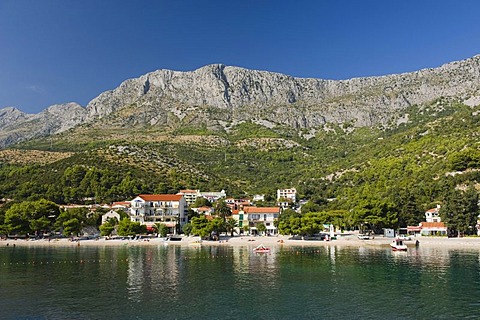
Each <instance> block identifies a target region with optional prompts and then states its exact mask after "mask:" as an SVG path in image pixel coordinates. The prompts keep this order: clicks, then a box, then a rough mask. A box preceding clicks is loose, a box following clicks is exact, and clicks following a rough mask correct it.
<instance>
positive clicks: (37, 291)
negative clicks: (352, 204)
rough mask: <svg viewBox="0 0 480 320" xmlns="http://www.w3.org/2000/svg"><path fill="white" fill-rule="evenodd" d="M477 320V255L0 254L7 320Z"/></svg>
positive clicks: (230, 250) (369, 251)
mask: <svg viewBox="0 0 480 320" xmlns="http://www.w3.org/2000/svg"><path fill="white" fill-rule="evenodd" d="M255 318H256V319H460V318H462V319H463V318H472V319H478V318H480V249H479V250H478V251H477V250H468V251H459V250H447V249H432V248H430V249H429V248H421V247H420V248H418V249H411V250H409V251H408V252H406V253H402V252H391V251H390V250H389V249H388V248H385V249H383V248H354V247H334V246H331V247H315V248H314V247H293V248H292V247H289V248H287V247H285V248H281V247H279V248H274V250H273V251H272V252H271V253H270V254H255V253H253V252H252V250H251V248H249V247H228V246H218V247H207V246H204V247H201V248H192V247H181V246H164V245H159V246H158V247H157V246H144V247H140V246H122V247H87V246H84V247H77V248H67V247H63V248H62V247H30V248H26V247H19V246H17V247H15V248H13V247H1V248H0V319H255Z"/></svg>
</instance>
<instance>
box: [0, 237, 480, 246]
mask: <svg viewBox="0 0 480 320" xmlns="http://www.w3.org/2000/svg"><path fill="white" fill-rule="evenodd" d="M198 240H199V237H193V236H190V237H186V236H184V237H182V240H181V241H166V240H165V239H163V238H148V239H139V240H133V239H131V240H128V239H126V240H120V239H115V240H112V239H110V240H107V239H105V238H99V239H96V240H79V241H71V240H70V239H65V238H63V239H54V240H50V241H49V240H47V239H41V240H24V239H22V240H20V239H18V240H15V239H7V240H1V241H0V246H2V247H5V246H8V247H15V246H28V247H37V246H67V247H78V246H158V245H177V246H199V245H201V246H251V247H255V246H257V245H260V244H263V245H264V246H267V247H274V246H284V247H289V246H301V247H315V246H344V247H388V246H389V244H390V242H392V240H393V239H392V238H386V237H384V236H375V237H374V238H373V239H369V240H361V239H359V238H358V237H357V234H355V233H350V234H347V233H346V234H342V235H338V236H337V239H335V240H331V241H320V240H292V239H291V236H282V235H278V236H255V237H254V236H235V237H226V236H224V237H221V238H220V241H205V240H203V241H201V242H200V243H198ZM417 240H418V241H419V245H420V246H421V247H432V248H433V247H435V248H437V247H438V248H447V249H480V237H466V238H446V237H413V238H412V240H408V241H405V243H406V244H407V246H408V247H409V248H414V247H415V242H416V241H417Z"/></svg>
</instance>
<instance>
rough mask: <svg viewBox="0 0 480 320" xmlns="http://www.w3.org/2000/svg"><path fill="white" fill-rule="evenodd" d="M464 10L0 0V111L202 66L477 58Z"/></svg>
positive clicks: (381, 68)
mask: <svg viewBox="0 0 480 320" xmlns="http://www.w3.org/2000/svg"><path fill="white" fill-rule="evenodd" d="M479 16H480V1H476V0H425V1H424V0H391V1H390V0H372V1H368V0H364V1H360V0H358V1H357V0H351V1H346V0H331V1H326V0H312V1H303V0H296V1H293V0H284V1H282V0H275V1H273V0H272V1H270V0H238V1H237V0H209V1H201V0H191V1H181V0H169V1H162V0H148V1H147V0H144V1H141V0H128V1H123V0H116V1H114V0H0V108H2V107H6V106H15V107H18V108H19V109H21V110H23V111H25V112H28V113H36V112H39V111H40V110H42V109H45V108H46V107H48V106H49V105H52V104H55V103H65V102H71V101H74V102H78V103H80V104H81V105H83V106H85V105H86V104H87V103H88V102H89V101H90V100H91V99H93V98H94V97H96V96H97V95H99V94H100V93H101V92H103V91H105V90H110V89H113V88H115V87H117V86H118V85H119V84H120V83H121V82H122V81H123V80H125V79H128V78H134V77H138V76H140V75H142V74H145V73H147V72H150V71H154V70H156V69H173V70H181V71H187V70H195V69H197V68H200V67H202V66H204V65H207V64H211V63H223V64H226V65H233V66H241V67H245V68H250V69H258V70H267V71H275V72H280V73H284V74H288V75H292V76H296V77H314V78H322V79H348V78H353V77H363V76H372V75H385V74H391V73H402V72H409V71H415V70H419V69H422V68H429V67H436V66H440V65H442V64H444V63H447V62H450V61H455V60H462V59H466V58H469V57H472V56H474V55H476V54H480V19H479Z"/></svg>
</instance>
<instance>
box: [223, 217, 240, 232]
mask: <svg viewBox="0 0 480 320" xmlns="http://www.w3.org/2000/svg"><path fill="white" fill-rule="evenodd" d="M237 227H238V222H237V220H235V219H234V218H231V217H230V218H228V219H227V221H225V230H226V231H227V232H230V236H231V237H233V233H234V232H235V228H237Z"/></svg>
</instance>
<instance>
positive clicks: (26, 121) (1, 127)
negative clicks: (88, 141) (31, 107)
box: [0, 103, 86, 147]
mask: <svg viewBox="0 0 480 320" xmlns="http://www.w3.org/2000/svg"><path fill="white" fill-rule="evenodd" d="M85 116H86V110H85V108H83V107H82V106H81V105H79V104H77V103H66V104H55V105H52V106H50V107H48V108H47V109H45V110H43V111H42V112H40V113H38V114H26V113H24V112H21V111H20V110H18V109H16V108H12V107H7V108H4V109H1V110H0V147H6V146H8V145H11V144H14V143H17V142H21V141H24V140H28V139H31V138H37V137H42V136H48V135H51V134H55V133H60V132H63V131H66V130H68V129H71V128H73V127H75V126H77V125H78V124H80V123H83V122H84V120H85Z"/></svg>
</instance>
